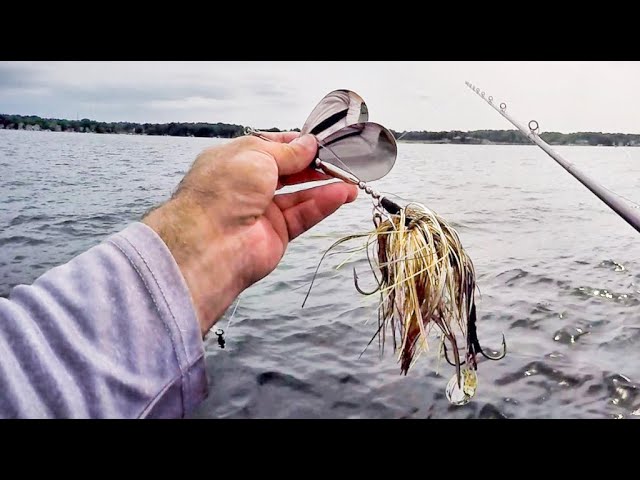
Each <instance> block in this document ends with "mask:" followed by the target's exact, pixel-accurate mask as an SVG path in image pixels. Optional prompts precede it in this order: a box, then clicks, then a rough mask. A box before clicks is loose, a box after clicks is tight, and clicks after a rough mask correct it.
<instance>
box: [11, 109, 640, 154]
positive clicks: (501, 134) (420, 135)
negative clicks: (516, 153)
mask: <svg viewBox="0 0 640 480" xmlns="http://www.w3.org/2000/svg"><path fill="white" fill-rule="evenodd" d="M0 129H14V130H43V131H53V132H82V133H115V134H129V135H168V136H176V137H217V138H235V137H239V136H241V135H244V131H245V127H244V126H243V125H235V124H229V123H221V122H218V123H184V122H171V123H133V122H98V121H96V120H90V119H88V118H83V119H82V120H66V119H58V118H42V117H38V116H35V115H5V114H0ZM263 131H271V132H279V131H281V130H280V129H278V128H269V129H264V130H263ZM294 131H299V129H294ZM392 133H393V134H394V135H395V137H396V138H398V139H400V140H405V141H414V142H431V143H455V144H474V145H477V144H529V143H530V142H529V140H528V139H527V138H526V137H525V136H524V135H523V134H522V133H520V132H519V131H518V130H474V131H469V132H463V131H458V130H452V131H442V132H428V131H403V132H397V131H394V130H392ZM540 137H541V138H542V139H543V140H544V141H545V142H547V143H548V144H550V145H604V146H614V145H615V146H634V145H640V134H623V133H602V132H577V133H559V132H543V133H541V134H540Z"/></svg>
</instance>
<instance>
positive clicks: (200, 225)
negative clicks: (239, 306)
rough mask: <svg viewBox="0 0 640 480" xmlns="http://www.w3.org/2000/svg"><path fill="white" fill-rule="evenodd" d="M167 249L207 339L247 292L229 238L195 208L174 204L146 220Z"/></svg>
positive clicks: (175, 200) (193, 206) (161, 208)
mask: <svg viewBox="0 0 640 480" xmlns="http://www.w3.org/2000/svg"><path fill="white" fill-rule="evenodd" d="M142 222H143V223H145V224H146V225H147V226H149V227H150V228H152V229H153V230H154V231H155V232H156V233H157V234H158V236H159V237H160V238H161V239H162V240H163V242H164V243H165V244H166V245H167V247H168V249H169V251H170V252H171V254H172V256H173V258H174V260H175V262H176V264H177V265H178V268H179V269H180V271H181V273H182V276H183V277H184V279H185V282H186V284H187V287H188V288H189V292H190V294H191V301H192V303H193V306H194V309H195V311H196V314H197V317H198V322H199V324H200V330H201V333H202V335H203V336H204V335H205V334H206V333H207V332H208V331H209V330H210V329H211V327H212V326H213V325H214V324H215V323H216V321H217V320H218V319H219V318H220V317H221V316H222V315H223V314H224V312H225V311H226V309H227V308H228V307H229V305H231V304H232V303H233V301H234V299H235V298H236V297H237V296H238V295H239V294H240V293H241V292H242V290H243V289H244V288H245V286H244V284H243V281H242V276H241V275H239V274H238V272H237V270H238V268H237V263H238V262H237V260H238V259H237V254H236V253H235V251H234V250H235V249H234V243H233V242H232V241H231V238H230V237H229V236H228V235H224V234H223V232H222V231H221V229H219V228H217V227H216V225H215V222H214V221H213V220H212V219H211V217H210V216H207V215H205V214H204V212H201V211H200V208H199V207H198V206H197V205H195V204H191V205H189V204H187V203H186V202H183V201H180V200H178V199H174V200H170V201H169V202H167V203H166V204H164V205H163V206H161V207H160V208H158V209H156V210H154V211H152V212H151V213H149V215H147V216H146V217H145V218H144V219H143V220H142Z"/></svg>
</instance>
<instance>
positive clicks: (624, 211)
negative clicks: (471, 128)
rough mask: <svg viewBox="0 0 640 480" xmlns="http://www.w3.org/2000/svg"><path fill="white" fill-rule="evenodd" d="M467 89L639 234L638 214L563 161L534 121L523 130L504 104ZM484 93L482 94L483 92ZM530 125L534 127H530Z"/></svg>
mask: <svg viewBox="0 0 640 480" xmlns="http://www.w3.org/2000/svg"><path fill="white" fill-rule="evenodd" d="M465 84H466V85H467V87H469V88H470V89H471V90H473V91H474V92H475V93H476V94H477V95H478V97H480V98H481V99H482V100H484V101H485V102H487V103H488V104H489V105H490V106H491V107H492V108H493V109H494V110H496V111H497V112H498V113H499V114H500V115H502V116H503V117H504V118H506V119H507V120H508V121H509V122H511V123H512V124H513V125H514V126H515V127H516V128H517V129H518V130H520V132H522V133H523V134H524V135H525V136H526V137H527V138H528V139H529V140H530V141H531V142H532V143H534V144H535V145H538V146H539V147H540V148H541V149H542V150H544V151H545V152H546V153H547V154H548V155H549V156H550V157H551V158H553V159H554V160H555V161H556V162H557V163H558V164H560V166H562V167H563V168H564V169H565V170H566V171H567V172H569V173H570V174H571V175H572V176H573V177H574V178H575V179H577V180H578V181H579V182H580V183H581V184H582V185H584V186H585V187H586V188H587V189H589V190H590V191H591V192H592V193H593V194H594V195H595V196H596V197H598V198H599V199H600V200H602V201H603V202H604V203H605V204H606V205H607V206H608V207H609V208H611V209H612V210H613V211H614V212H615V213H617V214H618V215H619V216H620V217H622V218H623V219H624V220H625V221H626V222H627V223H628V224H629V225H631V226H632V227H633V228H634V229H635V230H636V231H637V232H639V233H640V213H639V212H638V211H637V210H634V209H633V208H632V207H631V206H630V205H628V204H627V203H625V202H624V201H622V199H620V197H618V196H617V195H615V194H614V193H612V192H610V191H609V190H608V189H607V188H606V187H604V186H602V185H600V184H599V183H598V182H596V181H595V180H594V179H592V178H591V177H589V176H588V175H587V174H585V173H584V172H582V171H581V170H580V169H579V168H578V167H576V166H575V165H573V164H572V163H571V162H569V161H568V160H567V159H565V158H564V157H563V156H562V155H560V154H559V153H558V152H556V151H555V150H553V149H552V148H551V147H550V146H549V145H548V144H547V143H546V142H545V141H544V140H542V139H541V138H540V136H539V135H538V133H537V132H538V130H539V126H538V122H537V121H535V120H531V121H530V122H529V128H528V129H527V128H525V127H524V126H523V125H522V124H521V123H520V122H518V121H517V120H515V119H514V118H512V117H511V116H510V115H509V114H508V113H507V105H506V103H501V104H500V106H499V107H496V105H495V104H494V103H493V97H489V99H488V100H487V99H486V98H485V97H484V96H483V95H481V94H480V88H479V87H474V85H472V84H471V83H469V82H465ZM483 93H484V92H483ZM532 125H535V127H534V126H532Z"/></svg>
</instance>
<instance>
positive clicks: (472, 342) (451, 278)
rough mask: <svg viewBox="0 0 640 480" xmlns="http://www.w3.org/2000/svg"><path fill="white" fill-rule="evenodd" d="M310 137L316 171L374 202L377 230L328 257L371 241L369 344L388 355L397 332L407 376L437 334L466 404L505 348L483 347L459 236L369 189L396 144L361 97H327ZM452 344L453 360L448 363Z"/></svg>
mask: <svg viewBox="0 0 640 480" xmlns="http://www.w3.org/2000/svg"><path fill="white" fill-rule="evenodd" d="M248 133H251V134H254V135H260V134H259V133H258V132H255V131H252V130H251V131H249V132H248ZM306 133H310V134H313V135H315V137H316V139H317V141H318V145H319V149H318V153H317V158H316V159H315V160H314V162H313V163H312V165H311V167H312V168H315V169H317V170H318V171H321V172H324V173H325V174H327V175H330V176H332V177H334V178H338V179H340V180H342V181H345V182H347V183H351V184H354V185H357V186H358V187H359V188H360V189H361V190H363V191H364V192H365V193H367V194H368V195H370V196H371V197H372V199H373V223H374V229H373V230H372V231H370V232H368V233H365V234H361V235H350V236H348V237H345V238H342V239H340V240H338V241H337V242H336V243H334V244H333V245H332V246H331V247H330V248H329V249H328V250H327V251H326V252H325V254H324V255H323V257H322V259H324V256H325V255H327V253H328V252H329V251H331V250H332V249H333V248H335V247H337V246H338V245H340V244H342V243H345V242H347V241H350V240H353V239H356V238H366V239H367V241H366V244H365V247H364V249H365V250H366V252H367V259H368V260H369V264H370V266H371V268H372V273H373V275H374V278H375V281H376V284H377V286H376V288H375V289H374V290H373V291H371V292H365V291H364V290H362V289H361V288H360V286H359V284H358V276H357V273H356V271H355V269H354V284H355V288H356V290H357V291H358V292H359V293H361V294H363V295H373V294H379V295H380V305H379V308H378V329H377V331H376V332H375V334H374V336H373V338H372V339H371V340H370V342H369V345H370V344H371V343H372V341H373V340H374V339H375V338H376V337H377V338H378V339H379V342H380V347H381V351H382V352H383V351H384V344H385V342H386V332H387V330H391V339H392V341H393V348H394V351H395V352H396V353H397V354H398V360H399V363H400V369H401V373H403V374H405V375H406V374H407V372H408V371H409V369H410V368H411V366H412V365H413V364H414V363H415V362H416V361H417V359H418V357H419V356H420V354H421V353H422V352H424V351H426V350H428V348H429V347H428V338H429V337H430V336H431V334H432V333H435V334H436V336H437V337H439V338H440V342H441V344H440V345H441V349H440V350H441V352H442V353H443V355H444V357H445V359H446V361H447V362H448V363H449V364H451V365H453V366H455V368H456V373H455V375H454V376H453V378H452V379H451V381H450V382H449V384H448V385H447V388H446V394H447V398H448V399H449V401H450V402H451V403H453V404H457V405H462V404H465V403H467V402H468V401H469V400H470V399H471V398H472V397H473V396H474V395H475V391H476V388H477V374H476V370H477V358H476V357H477V355H478V354H481V355H483V356H484V357H486V358H487V359H490V360H499V359H501V358H504V356H505V355H506V343H505V339H504V336H503V352H502V353H500V354H499V355H496V356H493V355H489V354H486V353H485V352H484V351H483V350H482V348H481V347H480V343H479V341H478V337H477V330H476V307H475V299H474V295H475V289H476V283H475V271H474V267H473V263H472V261H471V259H470V258H469V256H468V255H467V253H466V251H465V250H464V248H463V246H462V243H461V241H460V238H459V236H458V234H457V232H456V231H455V229H453V228H452V227H451V226H450V225H449V224H448V223H447V222H446V221H445V220H444V219H443V218H442V217H440V216H439V215H437V214H436V213H435V212H433V211H431V210H430V209H429V208H427V207H426V206H424V205H421V204H417V203H410V204H408V205H406V206H404V207H402V206H400V205H398V204H397V203H396V202H394V201H392V200H391V199H389V198H388V197H385V196H382V195H380V194H379V193H378V192H376V191H375V190H373V189H372V188H371V187H370V186H369V185H368V184H367V182H371V181H374V180H378V179H380V178H382V177H384V176H385V175H387V174H388V173H389V172H390V171H391V169H392V168H393V166H394V165H395V162H396V158H397V142H396V139H395V136H394V135H393V134H392V133H391V132H390V131H389V130H388V129H386V128H385V127H383V126H382V125H380V124H377V123H374V122H370V121H369V109H368V107H367V106H366V104H365V102H364V100H363V99H362V97H361V96H360V95H358V94H356V93H355V92H352V91H350V90H335V91H333V92H330V93H329V94H327V95H326V96H325V97H324V98H323V99H322V100H321V101H320V102H319V103H318V105H317V106H316V107H315V108H314V109H313V110H312V112H311V114H310V115H309V117H308V118H307V121H306V122H305V123H304V125H303V127H302V129H301V134H306ZM263 138H264V137H263ZM370 250H373V258H374V261H372V259H371V256H372V255H371V254H370ZM322 259H321V260H320V263H322ZM374 263H375V265H374ZM319 267H320V264H318V268H319ZM376 271H377V273H376ZM316 273H317V270H316ZM314 278H315V276H314ZM312 286H313V281H312V285H311V287H312ZM311 287H310V288H309V292H310V291H311ZM308 296H309V293H307V297H308ZM305 302H306V298H305ZM303 306H304V302H303ZM460 337H461V338H462V339H463V341H459V338H460ZM447 342H448V343H449V346H450V348H451V349H452V351H453V357H454V360H451V359H450V358H449V355H448V350H447V346H446V343H447ZM367 346H368V345H367ZM463 350H464V351H465V355H464V357H462V356H461V352H462V351H463Z"/></svg>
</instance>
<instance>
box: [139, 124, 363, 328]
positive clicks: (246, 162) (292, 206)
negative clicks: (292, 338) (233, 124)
mask: <svg viewBox="0 0 640 480" xmlns="http://www.w3.org/2000/svg"><path fill="white" fill-rule="evenodd" d="M263 135H264V136H265V137H268V138H270V139H271V140H273V141H267V140H262V139H260V138H257V137H254V136H247V137H242V138H239V139H235V140H232V141H230V142H229V143H227V144H225V145H222V146H217V147H213V148H209V149H207V150H205V151H204V152H202V153H201V154H200V155H199V156H198V157H197V158H196V161H195V162H194V164H193V166H192V167H191V169H190V171H189V172H188V173H187V174H186V176H185V177H184V178H183V180H182V181H181V183H180V185H179V186H178V189H177V191H176V192H175V194H174V195H173V196H172V198H171V199H170V200H169V201H168V202H166V203H165V204H163V205H162V206H160V207H159V208H157V209H155V210H153V211H152V212H151V213H149V214H148V215H147V216H146V217H145V218H144V219H143V220H142V221H143V222H144V223H146V224H147V225H148V226H149V227H151V228H152V229H154V230H155V231H156V232H157V233H158V235H159V236H160V237H161V238H162V239H163V240H164V242H165V243H166V244H167V246H168V248H169V250H170V251H171V253H172V254H173V256H174V258H175V260H176V262H177V264H178V266H179V267H180V270H181V272H182V274H183V275H184V278H185V281H186V283H187V285H188V287H189V290H190V292H191V296H192V300H193V302H194V306H195V308H196V312H197V314H198V318H199V321H200V327H201V330H202V334H203V335H205V334H206V332H207V331H209V329H210V328H211V327H212V326H213V325H214V324H215V322H216V321H217V320H218V319H219V318H220V316H222V314H223V313H224V312H225V310H226V309H227V308H228V307H229V305H231V303H232V302H233V300H234V299H235V298H236V297H237V296H238V295H239V294H240V293H241V292H242V291H243V290H244V289H246V288H247V287H249V286H251V285H252V284H254V283H255V282H257V281H258V280H260V279H262V278H264V277H265V276H266V275H268V274H269V273H271V272H272V271H273V270H274V269H275V268H276V267H277V265H278V263H279V262H280V260H281V259H282V257H283V255H284V253H285V251H286V248H287V246H288V244H289V242H290V241H292V240H293V239H294V238H296V237H298V236H299V235H300V234H302V233H304V232H306V231H307V230H309V229H310V228H311V227H313V226H314V225H316V224H317V223H318V222H320V221H321V220H323V219H324V218H326V217H327V216H329V215H331V214H332V213H333V212H335V211H336V210H337V209H338V208H339V207H340V206H342V205H343V204H345V203H349V202H352V201H354V200H355V199H356V197H357V194H358V190H357V187H355V186H354V185H348V184H346V183H343V182H338V183H331V184H327V185H322V186H318V187H314V188H310V189H306V190H301V191H298V192H293V193H288V194H279V195H275V193H276V191H277V190H279V189H280V188H282V187H283V186H285V185H294V184H300V183H304V182H310V181H317V180H327V179H329V178H330V177H328V176H326V175H324V174H321V173H318V172H315V171H313V170H311V169H309V168H308V167H309V165H310V164H311V162H312V161H313V159H314V158H315V155H316V151H317V142H316V139H315V137H313V136H311V135H304V136H302V137H298V134H297V133H295V132H291V133H276V134H273V133H264V134H263Z"/></svg>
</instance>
